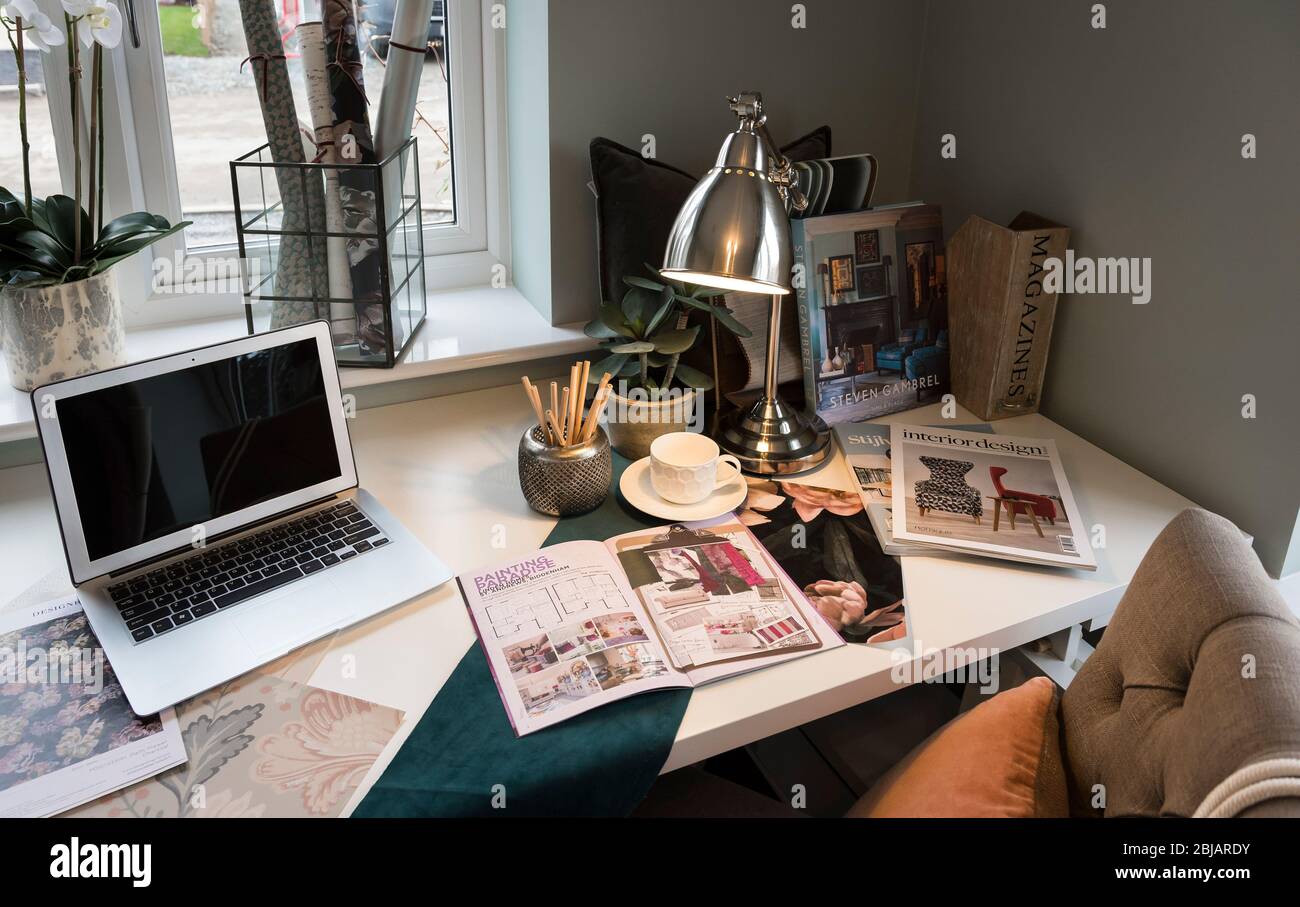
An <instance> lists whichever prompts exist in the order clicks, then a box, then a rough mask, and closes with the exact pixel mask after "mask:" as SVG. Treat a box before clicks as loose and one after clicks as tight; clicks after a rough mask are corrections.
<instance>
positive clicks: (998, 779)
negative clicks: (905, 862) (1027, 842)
mask: <svg viewBox="0 0 1300 907" xmlns="http://www.w3.org/2000/svg"><path fill="white" fill-rule="evenodd" d="M1056 693H1057V690H1056V684H1054V683H1052V681H1050V680H1048V679H1047V678H1046V677H1035V678H1034V679H1032V680H1030V681H1028V682H1026V683H1024V684H1022V685H1021V686H1018V687H1016V688H1014V689H1011V690H1003V691H1002V692H1001V693H998V694H997V695H996V696H994V697H993V698H992V699H989V700H987V701H986V702H982V703H980V704H979V705H977V706H976V707H975V708H973V709H971V710H970V711H969V712H967V713H966V714H964V715H960V716H958V717H957V718H954V719H953V720H952V721H950V722H948V723H947V724H946V725H944V726H943V727H941V728H940V729H939V730H938V731H936V732H935V733H934V735H933V736H931V737H930V739H928V740H926V741H925V742H924V743H922V744H921V745H920V746H918V747H917V748H916V749H914V750H913V751H912V752H911V753H910V754H909V755H908V756H907V758H905V759H904V760H903V761H902V762H900V763H899V764H898V765H896V766H894V768H892V769H891V770H890V771H889V772H888V773H887V774H886V775H885V776H884V777H883V778H881V779H880V781H878V782H876V784H875V786H874V787H872V788H871V790H870V791H868V792H867V794H866V796H864V797H863V798H862V799H861V800H859V801H858V802H857V803H856V804H855V805H854V807H853V809H851V810H849V816H851V817H856V818H905V817H923V818H939V817H958V818H981V817H988V818H1008V819H1014V818H1032V817H1035V816H1041V817H1049V816H1055V817H1061V816H1065V815H1067V808H1066V791H1065V777H1064V774H1063V773H1062V771H1061V755H1060V739H1059V728H1058V725H1057V721H1056V711H1057V695H1056Z"/></svg>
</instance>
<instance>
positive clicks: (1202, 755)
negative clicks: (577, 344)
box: [1061, 510, 1300, 816]
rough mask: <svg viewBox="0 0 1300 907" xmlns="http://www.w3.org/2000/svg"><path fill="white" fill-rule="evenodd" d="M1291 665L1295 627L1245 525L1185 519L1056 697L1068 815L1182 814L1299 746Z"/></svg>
mask: <svg viewBox="0 0 1300 907" xmlns="http://www.w3.org/2000/svg"><path fill="white" fill-rule="evenodd" d="M1298 668H1300V623H1297V621H1296V619H1295V617H1294V616H1293V615H1292V614H1291V612H1290V611H1289V610H1288V609H1287V607H1286V603H1285V602H1284V601H1283V600H1282V596H1281V595H1280V594H1279V593H1278V591H1277V588H1276V586H1275V585H1274V583H1273V581H1272V580H1271V579H1269V577H1268V576H1267V574H1265V572H1264V568H1263V567H1262V566H1261V565H1260V563H1259V559H1258V558H1257V557H1256V556H1255V552H1254V551H1252V550H1251V547H1250V545H1248V544H1247V543H1246V541H1245V539H1243V538H1242V535H1241V533H1240V532H1238V531H1237V528H1236V527H1235V526H1233V525H1232V524H1231V523H1230V522H1228V521H1227V520H1225V519H1223V518H1222V517H1219V516H1215V515H1214V514H1211V513H1208V512H1206V511H1204V510H1186V511H1184V512H1183V513H1181V514H1179V515H1178V516H1177V517H1176V518H1174V520H1173V521H1172V522H1171V523H1170V524H1169V525H1168V526H1166V527H1165V529H1164V531H1163V532H1161V533H1160V535H1159V537H1158V538H1157V539H1156V541H1155V542H1154V543H1153V544H1152V546H1151V549H1150V551H1148V552H1147V555H1146V557H1144V558H1143V559H1142V563H1141V565H1139V567H1138V570H1137V573H1136V574H1135V575H1134V577H1133V581H1132V583H1130V584H1129V587H1128V590H1127V591H1126V592H1125V594H1124V598H1123V600H1122V601H1121V602H1120V604H1119V607H1118V608H1117V609H1116V611H1115V615H1114V617H1112V618H1111V621H1110V624H1109V626H1107V627H1106V632H1105V634H1104V635H1103V637H1102V640H1101V643H1100V645H1098V647H1097V651H1096V652H1095V653H1094V654H1093V655H1092V656H1091V657H1090V658H1089V659H1088V660H1087V661H1086V662H1084V664H1083V667H1082V668H1081V669H1080V671H1079V674H1078V676H1077V677H1075V679H1074V681H1073V682H1072V683H1071V684H1070V687H1069V689H1067V690H1066V691H1065V694H1064V696H1062V698H1061V725H1062V729H1063V731H1064V734H1063V738H1062V740H1063V742H1062V747H1063V755H1064V759H1065V766H1066V771H1067V777H1068V779H1069V787H1070V794H1071V811H1072V812H1073V813H1074V814H1076V815H1103V814H1104V815H1107V816H1134V815H1136V816H1159V815H1173V816H1190V815H1192V814H1193V813H1194V812H1195V811H1196V808H1197V807H1198V806H1199V805H1200V804H1201V801H1202V800H1204V799H1205V797H1206V796H1207V795H1208V794H1209V792H1210V791H1211V790H1213V789H1214V786H1215V785H1216V784H1218V783H1219V782H1220V781H1222V780H1223V779H1224V778H1227V777H1228V776H1229V775H1230V774H1232V773H1233V772H1234V771H1236V770H1237V769H1238V768H1241V767H1242V766H1245V765H1248V764H1250V763H1253V762H1258V761H1260V760H1263V759H1268V758H1272V757H1279V756H1296V755H1298V754H1300V676H1298V675H1297V669H1298ZM1101 791H1104V795H1105V809H1104V810H1102V809H1097V808H1094V806H1093V803H1092V800H1093V798H1094V797H1095V796H1096V795H1097V793H1098V792H1101ZM1250 812H1251V813H1252V814H1256V815H1300V800H1297V799H1296V798H1287V799H1285V800H1283V801H1282V802H1276V803H1273V804H1272V805H1271V806H1270V805H1267V804H1261V805H1260V806H1258V807H1256V808H1254V809H1253V810H1251V811H1250Z"/></svg>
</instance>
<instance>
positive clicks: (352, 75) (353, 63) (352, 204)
mask: <svg viewBox="0 0 1300 907" xmlns="http://www.w3.org/2000/svg"><path fill="white" fill-rule="evenodd" d="M321 12H322V15H323V17H324V20H325V52H326V55H327V56H328V58H329V62H328V63H327V64H326V65H327V68H328V69H329V74H330V95H331V97H332V99H333V107H334V142H335V148H337V149H338V155H339V162H340V163H342V164H374V163H377V162H378V158H376V157H375V142H374V139H373V137H372V136H371V132H370V120H369V117H368V115H367V111H366V104H367V101H366V91H365V81H364V78H365V77H364V74H363V67H362V64H361V49H360V48H359V47H358V45H357V19H356V14H355V10H354V9H353V6H352V2H351V0H323V2H322V4H321ZM339 183H340V195H341V197H342V202H343V223H344V227H345V228H346V229H347V230H348V231H350V232H355V233H370V234H374V235H375V236H377V234H378V225H379V217H378V215H377V213H376V209H375V196H376V194H377V190H378V187H377V185H376V180H375V178H374V174H373V172H367V171H362V170H344V171H342V172H341V173H340V175H339ZM347 249H348V262H349V265H350V268H351V273H352V298H353V299H355V300H356V306H355V311H356V323H357V328H356V335H357V343H358V345H359V346H360V349H361V351H362V353H364V354H365V355H367V356H383V355H386V353H387V349H388V337H387V335H386V333H385V331H384V306H383V297H384V291H385V287H384V286H383V269H382V268H381V263H380V260H379V240H378V239H377V238H372V237H370V236H363V235H359V236H355V237H348V239H347Z"/></svg>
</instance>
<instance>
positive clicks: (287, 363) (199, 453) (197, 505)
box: [56, 340, 340, 561]
mask: <svg viewBox="0 0 1300 907" xmlns="http://www.w3.org/2000/svg"><path fill="white" fill-rule="evenodd" d="M56 407H57V411H58V419H59V429H60V431H61V432H62V435H63V448H64V451H65V452H66V456H67V459H68V469H69V472H70V474H71V478H72V487H73V491H74V493H75V494H76V498H77V509H78V510H79V511H80V512H81V529H82V532H83V533H84V535H85V539H86V549H87V554H88V555H89V557H90V559H91V560H92V561H94V560H98V559H99V558H102V557H105V556H107V555H110V554H114V553H116V552H118V551H123V550H126V549H128V548H132V547H134V546H136V545H139V544H142V543H144V542H148V541H151V540H153V539H156V538H160V537H162V536H164V535H167V534H169V533H172V532H175V531H177V530H179V529H187V528H189V527H192V526H195V525H197V524H200V523H203V522H205V521H206V520H210V519H212V518H213V517H218V516H222V515H224V514H228V513H234V512H235V511H237V510H242V509H243V508H245V507H251V506H253V505H254V504H259V503H261V502H263V501H268V500H271V499H272V498H277V497H279V496H281V495H284V494H288V493H290V492H293V491H297V490H299V489H302V488H308V487H310V486H312V485H316V484H318V483H320V482H325V481H328V480H329V479H333V478H337V477H338V476H339V475H340V467H339V457H338V452H337V450H336V449H335V443H334V430H333V427H332V425H331V421H330V412H329V404H328V401H327V398H326V396H325V381H324V377H323V376H322V375H321V369H320V357H319V354H318V352H317V346H316V341H315V340H300V341H297V342H295V343H292V344H286V345H284V346H280V347H276V348H273V349H266V350H258V351H256V352H252V353H245V354H243V355H240V356H234V357H231V358H229V359H222V360H219V361H216V362H210V363H207V364H203V365H195V366H193V367H191V368H187V369H182V370H180V371H175V372H170V373H168V374H165V375H156V376H154V377H151V378H141V379H140V380H138V381H132V382H130V383H127V384H119V385H117V386H114V387H107V388H103V389H101V390H96V391H90V392H88V393H84V394H79V395H77V396H75V397H68V398H66V399H63V400H60V401H58V403H57V404H56Z"/></svg>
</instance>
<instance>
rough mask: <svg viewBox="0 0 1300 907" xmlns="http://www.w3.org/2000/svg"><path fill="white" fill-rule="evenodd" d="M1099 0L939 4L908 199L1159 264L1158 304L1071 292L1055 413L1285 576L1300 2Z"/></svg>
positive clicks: (933, 7)
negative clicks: (946, 153)
mask: <svg viewBox="0 0 1300 907" xmlns="http://www.w3.org/2000/svg"><path fill="white" fill-rule="evenodd" d="M1091 6H1092V2H1091V0H1089V2H1084V0H1069V2H1052V3H1043V2H1041V0H998V2H982V3H964V2H947V0H932V2H931V3H930V6H929V14H928V18H927V23H926V32H925V63H924V66H923V69H922V76H921V82H920V90H919V104H920V108H919V114H918V117H917V128H916V133H915V149H914V156H913V164H912V181H911V185H910V194H912V195H914V196H916V197H922V198H925V199H927V200H929V201H935V202H940V203H942V204H943V206H944V222H945V227H946V229H947V230H948V232H949V233H951V231H952V230H954V229H955V228H956V227H957V226H958V225H960V224H961V222H962V221H963V220H964V219H965V218H966V217H967V216H968V215H970V214H973V213H979V214H981V215H983V216H985V217H988V218H991V219H993V220H998V221H1002V222H1005V221H1006V220H1008V219H1009V218H1011V217H1012V216H1014V215H1015V214H1016V213H1017V212H1018V211H1019V210H1021V209H1025V208H1027V209H1031V210H1033V211H1035V212H1037V213H1039V214H1042V215H1045V216H1047V217H1051V218H1054V219H1056V220H1059V221H1061V222H1063V223H1065V224H1068V225H1070V226H1071V227H1073V228H1074V233H1073V236H1072V239H1071V245H1072V246H1073V247H1074V248H1075V250H1076V252H1077V254H1079V255H1086V256H1092V257H1102V256H1138V257H1144V256H1149V257H1150V258H1151V259H1152V287H1153V294H1152V300H1151V302H1150V303H1149V304H1148V305H1146V306H1135V305H1132V304H1131V303H1130V302H1129V301H1128V299H1127V298H1126V297H1117V296H1075V297H1066V298H1064V299H1063V300H1062V302H1061V303H1060V306H1059V309H1058V313H1059V314H1058V320H1057V324H1056V329H1055V335H1054V337H1053V342H1052V350H1051V358H1050V360H1049V365H1048V372H1047V378H1046V384H1045V389H1044V407H1043V408H1044V412H1045V413H1046V414H1047V415H1048V416H1050V417H1051V418H1053V419H1055V420H1056V421H1058V422H1060V423H1062V424H1064V425H1065V426H1067V427H1068V428H1070V429H1071V430H1073V431H1075V432H1077V433H1079V434H1081V435H1083V436H1084V437H1086V438H1088V439H1089V440H1090V441H1093V442H1094V443H1096V444H1098V445H1100V446H1102V447H1104V448H1105V449H1107V450H1109V451H1110V452H1112V453H1113V454H1115V455H1116V456H1117V457H1119V458H1121V459H1123V460H1125V461H1126V462H1128V463H1130V464H1132V465H1133V466H1135V467H1137V468H1138V469H1141V470H1143V471H1144V472H1146V473H1148V474H1149V475H1151V476H1152V477H1153V478H1155V479H1157V480H1159V481H1161V482H1163V483H1165V484H1167V485H1169V486H1170V487H1172V488H1174V489H1176V490H1178V491H1180V492H1181V493H1183V494H1185V495H1187V496H1188V497H1190V498H1192V499H1193V500H1194V501H1197V502H1198V503H1200V504H1201V505H1203V506H1205V507H1207V508H1209V509H1211V510H1214V511H1217V512H1219V513H1222V514H1223V515H1225V516H1227V517H1228V518H1229V519H1231V520H1233V521H1234V522H1236V523H1237V524H1238V525H1239V526H1240V527H1241V528H1242V529H1244V530H1245V531H1247V532H1249V533H1251V534H1253V535H1254V536H1255V538H1256V541H1255V547H1256V550H1257V551H1258V552H1259V555H1260V558H1261V559H1262V560H1263V562H1264V565H1265V566H1266V567H1267V568H1268V569H1269V570H1270V572H1273V573H1274V574H1275V575H1276V573H1277V572H1278V571H1279V570H1280V569H1281V568H1282V565H1283V562H1284V559H1286V555H1287V551H1288V548H1289V547H1290V545H1291V544H1292V542H1291V538H1292V531H1293V529H1294V527H1295V524H1296V512H1297V505H1298V504H1300V468H1298V467H1297V448H1298V447H1300V406H1298V405H1297V402H1296V400H1297V396H1296V395H1297V391H1298V390H1300V350H1297V348H1296V343H1297V327H1300V316H1298V315H1297V303H1298V302H1300V300H1298V299H1297V295H1298V294H1297V286H1300V280H1298V279H1297V278H1300V268H1298V267H1297V261H1298V260H1300V257H1298V256H1297V251H1296V240H1297V237H1298V235H1300V231H1297V220H1296V212H1297V211H1298V210H1300V179H1298V178H1297V175H1296V173H1297V171H1296V167H1297V161H1298V160H1300V117H1297V115H1296V99H1295V98H1296V89H1297V86H1300V54H1297V52H1296V49H1297V47H1300V6H1297V5H1296V4H1295V3H1294V2H1291V0H1281V2H1252V3H1232V4H1228V3H1218V2H1213V3H1211V2H1197V3H1187V2H1172V0H1169V2H1154V0H1142V2H1126V3H1107V4H1106V7H1107V27H1106V29H1105V30H1094V29H1093V28H1091V27H1090V25H1089V19H1090V16H1091V12H1090V7H1091ZM1247 132H1250V133H1254V134H1255V135H1256V137H1257V140H1258V149H1259V156H1258V158H1257V159H1256V160H1243V159H1242V157H1241V136H1242V134H1243V133H1247ZM944 133H952V134H954V135H955V136H956V137H957V158H956V159H955V160H944V159H941V158H940V155H939V144H940V136H942V135H943V134H944ZM1243 394H1254V395H1256V397H1257V399H1258V418H1257V419H1255V420H1245V419H1243V418H1242V417H1241V408H1242V403H1241V398H1242V395H1243ZM1297 560H1298V558H1297V557H1296V556H1295V555H1294V554H1293V555H1292V557H1291V558H1290V564H1288V569H1296V568H1297V567H1300V564H1297V563H1296V561H1297Z"/></svg>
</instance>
